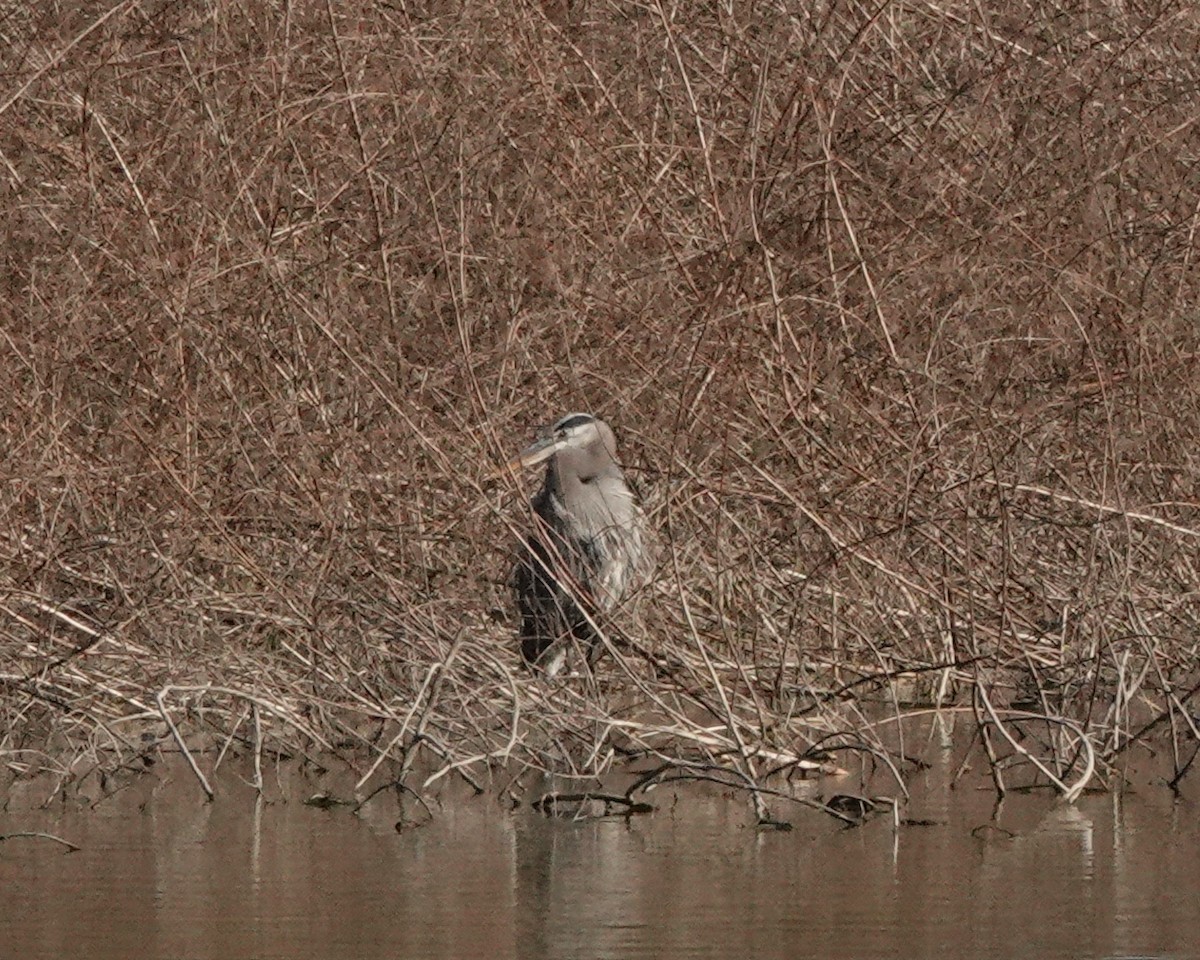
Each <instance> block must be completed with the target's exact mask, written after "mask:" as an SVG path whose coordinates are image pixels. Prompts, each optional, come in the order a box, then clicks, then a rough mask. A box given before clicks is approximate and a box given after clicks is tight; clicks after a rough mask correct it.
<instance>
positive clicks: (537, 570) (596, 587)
mask: <svg viewBox="0 0 1200 960" xmlns="http://www.w3.org/2000/svg"><path fill="white" fill-rule="evenodd" d="M616 453H617V441H616V438H615V437H614V436H613V432H612V430H611V429H610V428H609V426H608V424H607V423H605V422H604V421H603V420H598V419H596V418H595V417H593V416H592V415H591V414H587V413H571V414H568V415H567V416H565V417H563V418H562V419H561V420H559V421H558V423H556V424H555V425H554V426H553V427H552V428H551V430H550V432H549V434H548V435H546V436H544V437H542V438H541V439H539V440H538V441H537V442H535V443H534V444H533V445H532V446H530V447H528V448H527V449H526V450H524V451H523V452H522V453H521V454H520V455H519V456H517V457H516V458H515V459H514V460H513V461H512V462H511V463H510V464H509V467H515V466H521V467H532V466H535V465H536V464H540V463H545V464H546V475H545V479H544V480H543V481H542V486H541V489H540V490H539V491H538V492H537V494H536V495H535V496H534V498H533V500H532V502H531V506H532V507H533V525H532V529H531V530H530V531H529V533H528V534H527V535H526V536H525V537H524V538H523V542H522V545H521V550H520V554H519V556H518V559H517V566H516V569H515V570H514V571H513V578H512V584H513V588H514V590H515V592H516V596H517V605H518V607H519V608H520V611H521V652H522V653H523V654H524V655H525V659H526V660H527V661H528V662H529V663H536V664H539V665H540V666H542V667H543V668H545V670H546V672H547V673H548V674H549V675H551V676H553V675H554V674H556V673H558V672H559V671H560V670H561V669H562V667H563V665H564V663H565V662H566V658H567V654H568V651H569V649H570V647H571V644H572V639H574V640H575V641H578V642H579V644H580V645H581V646H582V647H583V648H584V650H585V651H586V653H587V657H588V661H589V662H592V661H593V660H594V658H595V656H596V654H597V652H598V650H599V637H598V636H597V634H596V630H595V624H596V623H597V622H598V620H599V619H600V618H602V617H603V615H605V614H607V613H608V612H609V611H611V610H612V609H613V608H614V607H615V606H616V605H617V603H618V602H619V601H620V600H621V599H622V598H623V597H624V596H625V595H626V594H627V593H628V592H629V591H630V590H632V589H633V588H634V587H636V586H638V585H639V584H640V583H641V582H643V581H644V580H645V578H646V576H647V575H648V573H649V569H650V556H649V551H648V550H647V543H646V536H645V525H646V524H645V517H644V515H643V513H642V509H641V507H639V506H638V504H637V502H636V499H635V498H634V495H633V491H632V490H630V489H629V486H628V485H627V484H626V483H625V475H624V474H623V473H622V472H621V468H620V466H618V465H617V460H616Z"/></svg>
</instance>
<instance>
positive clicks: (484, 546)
mask: <svg viewBox="0 0 1200 960" xmlns="http://www.w3.org/2000/svg"><path fill="white" fill-rule="evenodd" d="M1198 64H1200V14H1198V13H1197V12H1196V8H1195V7H1194V5H1193V4H1191V3H1189V2H1184V0H1178V2H1148V3H1133V2H1119V0H1110V2H1105V0H1077V2H1069V0H1058V2H1053V3H1044V2H1040V0H1022V2H1005V3H997V4H983V5H975V6H974V7H973V8H970V9H968V8H964V7H962V6H961V5H952V4H938V3H930V2H925V0H912V2H907V0H905V2H891V3H883V4H876V5H860V4H856V3H842V2H823V3H816V4H777V5H776V6H775V7H773V8H768V7H766V6H764V5H761V4H755V5H750V4H745V3H742V2H740V0H738V2H732V0H731V2H729V3H724V4H692V3H689V4H680V3H673V4H670V3H654V2H652V3H650V4H648V5H643V4H626V3H612V2H600V0H579V2H575V3H567V4H561V3H552V2H546V3H543V4H540V5H539V4H531V3H517V4H515V5H506V4H491V3H486V2H484V3H477V4H457V3H439V2H430V3H424V4H421V3H418V4H412V3H394V4H368V3H354V2H339V3H336V4H333V3H306V2H300V3H278V4H277V3H269V2H262V0H249V2H242V3H230V2H227V0H211V2H208V3H202V4H171V3H165V2H150V0H125V2H120V3H114V2H113V0H106V2H104V3H42V4H37V5H25V4H12V3H9V4H0V207H2V210H0V213H2V216H0V224H2V226H0V229H2V230H3V239H4V244H3V261H2V262H0V289H2V290H3V294H4V296H3V298H2V300H0V311H2V312H3V324H2V331H0V332H2V334H3V338H2V340H0V354H2V356H3V362H2V363H0V387H2V389H3V391H4V395H5V396H6V397H8V398H9V399H8V401H7V403H6V404H5V405H4V406H3V407H0V417H3V425H2V427H3V432H2V438H0V451H2V459H0V469H2V470H3V484H2V486H0V555H2V557H3V565H2V567H0V617H2V620H0V624H2V626H0V629H2V631H3V632H2V633H0V754H2V755H3V756H4V758H5V763H6V767H7V769H8V771H9V776H23V775H29V774H32V773H35V772H37V771H39V770H42V769H46V768H50V769H57V770H60V771H61V773H62V776H63V782H64V784H65V783H68V782H71V781H72V780H75V781H77V780H78V779H79V778H80V777H83V776H86V775H88V774H89V773H90V772H91V771H95V770H99V771H107V772H108V773H109V774H111V773H112V772H113V771H114V770H117V769H121V768H122V765H123V764H127V763H129V762H130V761H131V760H134V759H136V758H137V757H139V756H142V755H145V754H148V753H150V752H152V751H154V750H157V749H159V747H160V745H161V740H160V739H158V737H159V736H160V735H161V736H166V734H167V730H166V727H165V725H164V722H163V721H164V719H165V717H170V718H171V720H172V722H173V723H174V724H176V729H177V731H178V738H179V741H180V742H190V743H191V745H192V746H199V745H203V744H207V743H211V744H214V745H216V746H218V747H219V746H222V745H223V746H224V747H233V748H235V749H238V750H247V749H248V750H251V751H252V752H254V753H255V754H256V755H259V754H261V751H263V750H276V751H278V750H282V751H285V752H287V753H289V754H293V755H294V754H296V753H298V752H299V753H303V754H306V755H311V756H319V755H324V754H328V753H334V754H337V755H339V756H341V757H342V758H343V759H345V760H347V761H348V762H349V763H351V764H352V765H354V768H355V769H356V770H357V771H359V772H360V773H361V774H362V784H361V785H362V788H363V789H364V790H367V789H369V788H370V786H371V785H372V784H373V783H378V782H380V781H381V780H384V781H386V780H387V778H392V779H400V780H404V782H405V783H406V785H408V786H410V787H411V788H413V789H417V790H421V789H424V788H426V787H428V786H429V784H430V782H431V780H430V777H427V776H422V777H419V778H414V776H413V773H412V771H413V770H414V769H415V768H414V766H413V764H414V758H415V757H416V756H417V755H418V754H420V755H421V756H422V758H423V762H428V763H432V769H433V771H434V773H433V774H432V775H431V776H432V777H433V778H437V777H445V776H446V775H447V774H451V773H453V774H454V775H458V774H462V775H465V776H468V777H470V778H472V779H473V780H476V781H480V782H481V784H482V779H483V778H484V777H485V776H486V773H485V771H486V770H488V769H493V770H494V769H498V768H499V766H501V765H504V766H506V768H507V769H509V770H516V771H517V772H518V773H519V772H520V771H522V770H538V769H542V770H550V771H554V772H557V773H564V774H574V775H579V776H581V777H591V776H594V775H596V774H598V773H603V772H605V771H607V770H610V769H611V768H612V766H613V764H614V763H615V762H616V761H618V760H620V759H622V758H623V757H625V756H627V755H629V754H631V753H632V754H634V755H643V754H646V753H649V754H650V755H652V756H656V757H658V758H660V759H665V760H668V761H670V762H672V763H675V764H685V765H686V764H688V763H701V764H703V765H704V769H705V770H710V769H712V768H714V767H719V768H722V769H724V770H726V771H732V772H733V773H732V775H734V776H736V777H738V778H741V779H742V780H744V781H745V782H746V783H748V784H761V783H764V782H766V780H767V778H768V774H769V773H770V772H771V771H772V770H774V769H776V768H781V767H782V768H785V769H786V768H788V765H789V764H791V763H794V762H795V761H796V760H798V759H800V758H806V757H807V758H820V757H822V756H828V757H830V758H832V760H833V761H834V762H843V759H842V758H843V757H844V752H846V751H850V752H860V751H866V752H868V753H870V754H871V755H872V756H874V757H877V758H879V759H881V760H885V761H887V760H889V758H893V757H898V758H899V759H900V761H901V762H902V761H903V759H904V755H905V753H906V748H905V746H904V743H903V740H902V739H900V740H897V739H896V738H895V736H894V730H893V727H894V719H895V716H897V715H906V714H907V713H909V712H912V711H914V710H915V709H916V708H914V707H913V706H912V704H914V703H919V704H922V705H925V706H926V707H927V706H929V705H932V706H937V707H941V708H947V709H953V708H956V707H957V708H961V709H965V710H966V711H967V712H968V713H969V714H970V715H971V716H973V717H974V718H975V719H976V720H977V721H978V722H977V724H976V725H975V727H974V729H975V730H976V731H977V736H979V737H982V738H983V739H984V741H985V744H986V746H987V748H988V749H989V751H991V755H992V756H993V757H994V759H995V770H996V777H997V784H998V787H999V788H1000V789H1003V784H1004V776H1005V775H1006V774H1005V771H1006V769H1007V768H1008V767H1009V766H1010V765H1011V764H1012V763H1013V762H1014V761H1020V760H1025V761H1027V762H1026V763H1025V765H1024V766H1023V767H1022V769H1023V771H1026V772H1022V773H1019V774H1017V777H1018V779H1020V780H1022V782H1024V781H1026V780H1028V779H1030V777H1031V776H1032V777H1033V778H1035V779H1038V780H1039V781H1040V782H1050V783H1055V784H1057V786H1058V788H1059V789H1060V790H1061V792H1063V793H1065V794H1066V795H1068V796H1075V795H1077V794H1078V791H1079V790H1080V789H1082V788H1083V786H1084V784H1085V783H1089V782H1090V783H1094V782H1096V781H1097V779H1099V780H1100V781H1102V782H1104V783H1106V784H1109V785H1114V786H1115V785H1119V783H1120V777H1119V760H1120V758H1121V757H1122V756H1123V754H1124V752H1125V751H1126V750H1128V748H1129V747H1130V746H1131V745H1135V744H1139V743H1142V742H1154V743H1169V744H1170V745H1171V747H1172V748H1173V749H1174V750H1175V752H1176V757H1177V763H1176V769H1177V771H1178V773H1179V775H1180V776H1182V775H1183V774H1184V773H1186V771H1187V769H1188V766H1189V764H1190V759H1191V757H1192V756H1193V751H1194V750H1195V735H1196V729H1195V719H1194V718H1195V715H1196V705H1195V693H1196V691H1197V690H1198V689H1200V676H1198V671H1197V670H1196V660H1197V636H1198V635H1200V631H1198V626H1200V625H1198V623H1197V621H1198V619H1200V605H1198V604H1197V602H1196V599H1197V598H1196V583H1197V572H1196V563H1195V558H1196V555H1197V554H1196V547H1197V538H1198V536H1200V515H1198V510H1197V502H1198V501H1197V498H1198V490H1197V483H1198V477H1200V472H1198V470H1197V455H1196V450H1197V438H1200V379H1197V377H1196V375H1195V369H1196V364H1197V358H1198V356H1200V313H1198V307H1197V303H1198V294H1200V279H1198V278H1200V272H1198V271H1197V269H1196V264H1195V260H1196V257H1197V253H1196V251H1197V249H1200V245H1198V244H1197V227H1198V225H1200V172H1198V171H1200V166H1198V161H1200V131H1198V130H1197V125H1198V124H1200V117H1198V115H1197V113H1196V109H1195V104H1196V96H1197V81H1198V78H1200V67H1198V66H1197V65H1198ZM576 409H583V410H594V411H596V412H597V413H599V414H601V415H603V416H604V417H606V418H607V419H608V420H609V421H610V422H612V423H613V424H614V425H615V427H616V428H617V430H618V434H619V436H620V437H621V438H622V440H623V444H624V457H625V460H626V462H627V463H628V465H629V467H630V471H631V473H632V475H633V476H634V477H635V479H636V480H637V481H638V482H639V483H640V485H641V487H642V489H643V491H644V492H645V495H646V499H647V501H648V504H649V505H650V507H651V508H652V510H653V513H654V520H655V524H656V526H657V528H658V529H659V531H660V532H661V537H662V540H663V545H664V553H663V556H664V563H663V566H662V569H661V571H660V576H659V582H658V584H657V585H656V587H655V589H654V590H653V591H652V595H651V596H650V597H649V598H648V601H647V602H646V603H643V604H642V608H641V614H642V615H641V617H640V619H639V620H638V621H637V622H636V623H635V624H634V625H633V626H630V627H629V631H628V633H627V634H624V635H623V634H621V633H620V632H619V631H616V630H614V635H613V640H614V642H615V643H616V644H617V646H618V647H620V655H619V656H614V657H611V658H609V659H608V660H607V661H606V662H605V664H604V665H603V667H602V668H601V670H600V673H599V676H598V677H597V678H596V681H595V682H594V683H590V682H588V683H585V682H582V681H578V682H572V683H569V684H567V685H565V686H560V687H553V688H552V687H549V686H546V685H544V684H543V683H541V682H539V681H537V680H535V679H534V678H532V677H531V676H530V675H529V674H528V673H527V672H526V671H525V670H524V668H523V667H522V666H521V665H520V664H519V662H518V657H517V654H516V649H517V648H516V645H515V643H514V641H513V637H512V634H513V624H512V614H511V611H510V605H509V601H508V597H507V593H506V590H505V588H504V585H503V581H504V577H505V576H506V573H507V568H508V564H509V554H510V549H511V544H512V542H513V529H514V526H515V525H519V524H520V523H521V498H522V496H523V493H524V492H523V491H519V490H517V489H514V488H510V487H507V486H506V487H504V488H503V489H488V488H485V485H484V484H483V483H482V479H481V478H482V477H483V476H484V475H485V474H486V473H487V471H488V470H490V469H492V468H493V467H494V465H495V464H496V463H497V461H498V460H499V458H500V457H501V456H502V455H504V454H507V453H510V452H511V451H512V450H513V449H514V448H515V447H516V446H517V445H518V444H520V443H522V442H523V441H524V440H525V439H527V438H528V437H529V436H530V435H531V433H532V431H533V429H534V428H535V427H536V426H537V425H538V424H540V423H543V422H545V421H547V420H552V419H555V418H556V417H557V416H558V415H560V414H561V413H564V412H567V411H570V410H576ZM623 636H624V637H625V639H623ZM639 651H640V652H639ZM881 705H882V706H881ZM881 709H882V711H883V713H882V715H881V712H880V711H881ZM881 716H882V720H881ZM889 716H890V717H891V720H889V719H888V718H889ZM889 731H891V732H889ZM821 751H830V752H829V753H828V754H823V753H821ZM1021 751H1027V753H1026V754H1024V755H1023V754H1022V753H1021ZM1035 761H1036V764H1038V765H1040V769H1035V768H1034V767H1033V766H1031V765H1030V764H1032V763H1034V762H1035ZM206 763H207V765H208V768H211V766H212V762H211V761H206ZM1089 764H1091V765H1094V774H1093V773H1092V772H1091V771H1092V769H1093V766H1091V765H1089ZM1114 764H1116V766H1114ZM898 773H899V775H901V776H902V775H903V769H902V768H898ZM1008 776H1010V777H1011V774H1008ZM434 782H436V780H434ZM501 786H503V783H501ZM512 789H514V790H516V789H517V788H516V787H512Z"/></svg>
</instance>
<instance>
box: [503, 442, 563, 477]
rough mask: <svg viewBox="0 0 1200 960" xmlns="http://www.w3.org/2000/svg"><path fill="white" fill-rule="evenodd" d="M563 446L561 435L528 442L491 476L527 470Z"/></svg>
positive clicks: (545, 459)
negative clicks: (528, 443)
mask: <svg viewBox="0 0 1200 960" xmlns="http://www.w3.org/2000/svg"><path fill="white" fill-rule="evenodd" d="M564 446H566V444H565V443H563V440H562V438H561V437H544V438H543V439H541V440H537V441H535V442H534V443H532V444H530V445H529V446H528V447H526V448H525V449H524V450H522V451H521V452H520V453H519V454H517V455H516V456H515V457H513V458H512V459H511V460H509V461H508V462H507V463H506V464H504V466H502V467H501V468H500V469H499V470H497V471H496V472H495V473H494V474H492V476H493V477H502V476H504V475H506V474H508V473H511V472H512V471H513V470H528V469H529V468H530V467H536V466H537V465H538V464H539V463H544V462H545V461H547V460H549V459H550V458H551V457H552V456H554V455H555V454H556V453H558V451H559V450H561V449H562V448H563V447H564Z"/></svg>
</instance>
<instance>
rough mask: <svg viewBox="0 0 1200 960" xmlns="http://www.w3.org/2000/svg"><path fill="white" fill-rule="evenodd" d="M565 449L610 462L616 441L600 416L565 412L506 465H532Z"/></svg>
mask: <svg viewBox="0 0 1200 960" xmlns="http://www.w3.org/2000/svg"><path fill="white" fill-rule="evenodd" d="M565 452H575V453H579V454H583V455H586V456H589V457H593V458H596V459H597V460H607V461H610V462H612V461H615V457H616V453H617V443H616V439H615V438H614V437H613V432H612V430H611V429H610V428H609V426H608V424H607V423H605V422H604V421H603V420H597V419H596V418H595V417H593V416H592V415H591V414H590V413H568V414H567V415H566V416H565V417H563V418H562V419H561V420H559V421H558V423H556V424H555V425H554V426H553V427H551V428H550V430H549V431H548V432H547V433H546V434H545V435H544V436H542V437H539V438H538V439H537V440H536V441H534V442H533V443H532V444H530V445H529V446H528V447H526V448H525V449H524V450H522V451H521V452H520V453H519V454H518V455H517V456H516V457H515V458H514V459H513V460H512V461H510V462H509V463H508V464H507V469H512V468H515V467H524V468H529V467H535V466H537V465H538V464H539V463H544V462H545V461H547V460H549V459H550V458H551V457H553V456H555V455H556V454H559V453H565Z"/></svg>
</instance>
